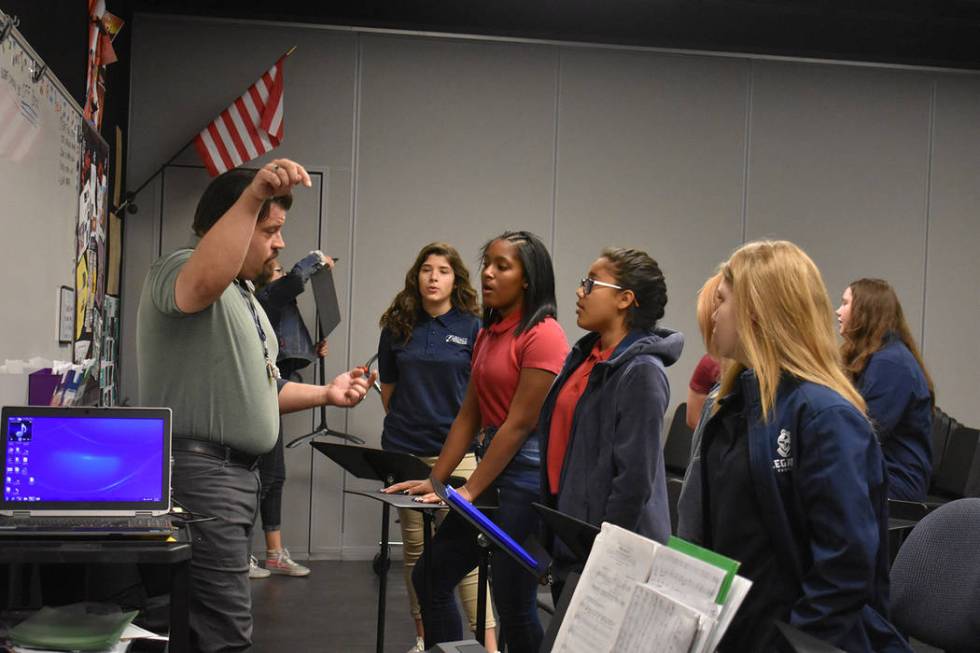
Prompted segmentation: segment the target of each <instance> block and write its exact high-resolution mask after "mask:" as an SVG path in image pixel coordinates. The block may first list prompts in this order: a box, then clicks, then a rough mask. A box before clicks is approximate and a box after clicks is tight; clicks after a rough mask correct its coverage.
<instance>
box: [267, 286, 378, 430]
mask: <svg viewBox="0 0 980 653" xmlns="http://www.w3.org/2000/svg"><path fill="white" fill-rule="evenodd" d="M313 276H316V275H313ZM316 331H317V340H316V341H317V342H320V341H322V340H323V338H324V337H325V336H324V335H323V327H322V326H321V324H320V322H317V325H316ZM318 365H319V369H320V382H321V383H323V381H324V379H325V377H326V362H325V361H324V359H323V358H320V360H319V362H318ZM378 391H379V392H380V390H378ZM320 435H322V436H325V437H334V438H340V439H341V440H347V441H348V442H352V443H354V444H364V442H365V440H364V438H359V437H357V436H356V435H351V434H350V433H344V432H343V431H335V430H333V429H332V428H330V426H328V425H327V407H326V406H320V423H319V424H318V425H317V427H316V428H315V429H313V431H311V432H310V433H307V434H306V435H301V436H299V437H298V438H295V439H293V440H291V441H290V442H289V444H287V445H286V448H287V449H292V448H294V447H298V446H299V445H301V444H303V443H304V442H306V441H307V440H312V439H313V438H315V437H317V436H320Z"/></svg>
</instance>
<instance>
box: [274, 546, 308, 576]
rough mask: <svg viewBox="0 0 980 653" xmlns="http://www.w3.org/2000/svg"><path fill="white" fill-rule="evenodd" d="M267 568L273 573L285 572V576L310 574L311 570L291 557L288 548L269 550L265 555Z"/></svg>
mask: <svg viewBox="0 0 980 653" xmlns="http://www.w3.org/2000/svg"><path fill="white" fill-rule="evenodd" d="M265 568H266V571H269V572H271V573H273V574H283V575H285V576H308V575H309V574H310V570H309V568H307V567H304V566H303V565H301V564H299V563H298V562H296V561H294V560H293V559H292V558H290V557H289V551H288V550H287V549H279V550H278V551H267V552H266V556H265Z"/></svg>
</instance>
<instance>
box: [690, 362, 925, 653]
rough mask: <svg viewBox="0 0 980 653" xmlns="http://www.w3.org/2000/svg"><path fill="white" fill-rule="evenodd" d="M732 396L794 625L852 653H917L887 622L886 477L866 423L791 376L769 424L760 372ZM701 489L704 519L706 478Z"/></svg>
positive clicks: (746, 377) (836, 399) (831, 396)
mask: <svg viewBox="0 0 980 653" xmlns="http://www.w3.org/2000/svg"><path fill="white" fill-rule="evenodd" d="M734 392H741V393H742V394H743V406H744V411H745V419H746V424H747V435H746V437H747V438H748V449H749V467H750V474H751V475H752V479H753V484H754V486H755V496H756V500H757V501H758V503H759V514H760V515H761V516H762V519H763V520H764V522H765V523H766V526H767V530H768V533H769V537H770V540H771V542H772V546H773V549H774V550H775V552H776V558H777V564H778V565H779V568H780V569H781V570H782V572H783V573H782V575H781V578H783V579H784V582H785V585H784V586H783V587H782V588H781V591H779V592H778V596H784V597H792V598H790V600H789V601H788V605H787V608H788V612H789V622H790V624H792V625H793V626H796V627H797V628H800V629H801V630H803V631H805V632H807V633H808V634H810V635H812V636H814V637H817V638H819V639H822V640H824V641H827V642H830V643H832V644H834V645H835V646H837V647H839V648H842V649H844V650H845V651H849V652H867V653H871V652H880V651H889V652H890V651H911V649H910V648H909V647H908V645H907V644H906V643H905V640H903V639H902V637H901V636H900V635H899V634H898V632H897V631H896V630H895V629H894V627H893V626H892V625H891V623H889V621H888V618H887V615H888V505H887V495H886V492H887V481H886V471H885V464H884V459H883V457H882V455H881V447H880V446H879V445H878V442H877V440H876V438H875V435H874V432H873V430H872V428H871V424H870V423H869V421H868V420H867V418H865V416H864V415H863V414H862V413H861V412H860V411H859V410H857V409H856V408H855V407H854V406H852V405H851V404H850V403H848V402H847V401H846V400H845V399H844V398H843V397H841V396H840V395H839V394H837V393H836V392H834V391H833V390H831V389H830V388H827V387H825V386H822V385H818V384H815V383H810V382H807V381H800V380H798V379H795V378H793V377H789V376H788V375H786V376H784V378H783V380H782V381H781V382H780V385H779V389H778V391H777V395H776V403H775V406H774V407H773V410H772V411H771V412H770V414H769V421H768V422H766V421H763V420H762V405H761V401H760V397H759V384H758V381H757V379H756V377H755V373H754V372H752V371H751V370H747V371H745V372H743V373H742V375H741V376H740V378H739V383H738V387H737V388H736V389H735V391H734ZM733 394H734V393H733ZM731 396H732V395H729V397H731ZM727 400H728V398H722V399H720V400H719V406H720V407H719V410H718V412H716V413H715V415H713V416H712V417H711V420H712V421H714V420H717V419H719V417H720V416H721V415H722V414H723V413H724V411H725V403H726V401H727ZM709 428H710V427H709ZM708 444H709V443H708V442H707V441H702V451H701V457H702V460H703V459H704V456H705V449H706V447H707V446H708ZM702 492H703V501H704V509H703V512H702V514H703V515H706V516H707V515H709V514H710V508H709V507H708V506H709V505H710V504H709V503H708V502H709V501H710V497H709V496H708V488H707V480H706V475H705V477H704V478H702ZM732 519H738V515H732ZM705 520H706V521H705V527H704V534H705V546H707V547H709V548H710V547H711V546H712V543H711V532H710V524H709V522H708V521H707V517H705ZM721 553H724V551H721Z"/></svg>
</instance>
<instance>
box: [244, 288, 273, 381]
mask: <svg viewBox="0 0 980 653" xmlns="http://www.w3.org/2000/svg"><path fill="white" fill-rule="evenodd" d="M235 285H236V286H237V287H238V291H239V292H240V293H241V294H242V298H243V299H244V300H245V305H246V306H248V312H249V313H251V314H252V320H253V321H254V322H255V330H256V331H257V332H258V334H259V341H260V342H261V343H262V355H263V356H264V357H265V373H266V375H268V377H269V380H270V381H275V380H276V379H280V378H282V375H281V374H280V373H279V367H278V366H277V365H276V362H275V361H274V360H272V356H270V355H269V343H268V339H267V337H266V334H265V329H263V328H262V322H261V320H259V313H258V311H256V310H255V296H254V295H253V294H252V282H251V281H245V282H240V281H239V280H238V279H236V280H235Z"/></svg>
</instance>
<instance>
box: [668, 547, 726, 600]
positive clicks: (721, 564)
mask: <svg viewBox="0 0 980 653" xmlns="http://www.w3.org/2000/svg"><path fill="white" fill-rule="evenodd" d="M667 546H669V547H670V548H672V549H675V550H677V551H680V552H681V553H686V554H687V555H689V556H691V557H694V558H697V559H698V560H701V561H702V562H707V563H708V564H709V565H714V566H715V567H718V568H719V569H724V570H725V580H724V581H722V583H721V587H720V588H719V589H718V597H717V598H716V599H715V603H717V604H719V605H725V601H727V600H728V590H730V589H731V587H732V579H733V578H735V574H736V573H737V572H738V568H739V566H741V564H742V563H741V562H739V561H738V560H732V559H731V558H726V557H725V556H723V555H721V554H720V553H715V552H714V551H712V550H711V549H706V548H704V547H703V546H698V545H697V544H692V543H691V542H688V541H687V540H682V539H681V538H679V537H675V536H673V535H671V536H670V540H668V541H667Z"/></svg>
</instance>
